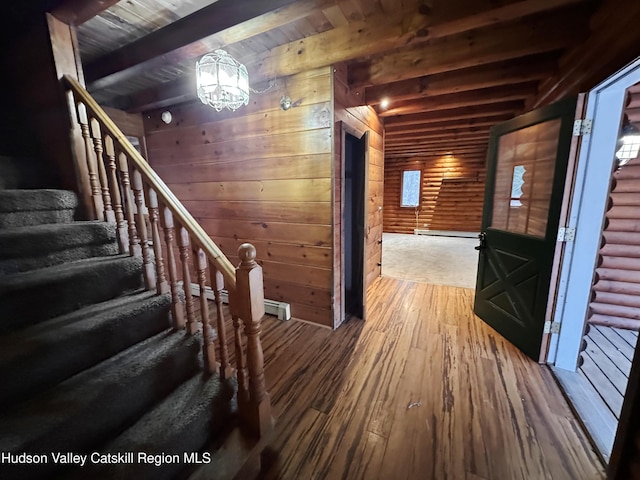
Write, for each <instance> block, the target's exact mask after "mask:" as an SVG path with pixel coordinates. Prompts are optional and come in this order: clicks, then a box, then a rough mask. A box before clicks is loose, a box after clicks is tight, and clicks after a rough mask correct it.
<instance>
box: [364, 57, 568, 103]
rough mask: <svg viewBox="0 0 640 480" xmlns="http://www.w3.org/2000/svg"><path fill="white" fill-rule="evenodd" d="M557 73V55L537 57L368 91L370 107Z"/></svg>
mask: <svg viewBox="0 0 640 480" xmlns="http://www.w3.org/2000/svg"><path fill="white" fill-rule="evenodd" d="M556 70H557V66H556V61H555V55H554V58H552V57H551V56H550V55H543V56H534V57H525V58H519V59H516V60H509V61H506V62H498V63H490V64H487V65H480V66H477V67H471V68H464V69H461V70H454V71H452V72H445V73H439V74H436V75H429V76H426V77H420V78H411V79H409V80H402V81H400V82H394V83H388V84H385V85H376V86H373V87H369V88H367V89H366V90H365V100H366V102H367V104H368V105H378V104H379V103H380V102H381V101H382V100H383V99H385V98H386V99H389V100H391V101H392V102H397V101H403V100H413V99H416V98H424V97H429V96H431V95H443V94H449V93H458V92H466V91H469V90H478V89H480V88H487V87H497V86H501V85H511V84H514V83H523V82H528V81H532V80H542V79H545V78H548V77H550V76H551V75H552V74H554V73H555V72H556Z"/></svg>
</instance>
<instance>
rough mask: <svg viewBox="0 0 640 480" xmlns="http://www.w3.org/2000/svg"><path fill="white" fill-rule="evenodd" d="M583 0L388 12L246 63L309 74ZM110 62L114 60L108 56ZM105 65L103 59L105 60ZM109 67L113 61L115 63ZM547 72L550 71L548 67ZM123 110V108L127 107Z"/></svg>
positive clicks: (148, 104)
mask: <svg viewBox="0 0 640 480" xmlns="http://www.w3.org/2000/svg"><path fill="white" fill-rule="evenodd" d="M222 1H224V0H222ZM325 1H328V0H325ZM579 1H584V0H549V1H547V0H545V1H543V2H542V3H540V4H538V3H537V2H536V1H534V0H525V1H521V2H517V3H515V4H511V5H508V6H507V7H508V8H507V7H499V8H496V9H491V10H488V11H486V12H481V13H480V14H478V15H472V20H471V21H468V20H465V21H463V20H462V19H458V20H453V21H451V22H444V23H441V24H434V25H431V24H430V22H432V20H431V19H429V18H428V17H424V16H422V15H418V14H409V15H404V16H403V15H400V14H397V15H391V16H390V15H388V14H387V15H376V16H372V17H370V18H368V19H365V20H362V21H359V22H352V23H350V24H349V25H346V26H344V27H339V28H336V29H332V30H329V31H327V32H324V33H320V34H317V35H313V36H311V37H309V38H306V39H303V40H300V41H296V42H291V43H289V44H286V45H282V46H280V47H276V48H274V49H272V50H271V51H270V52H269V54H268V56H267V57H266V58H261V59H256V60H255V62H257V63H252V61H251V60H248V61H246V60H243V61H245V63H246V64H247V67H248V69H249V71H250V78H251V80H252V82H259V81H262V80H266V79H270V78H274V77H279V76H284V75H291V74H295V73H299V72H301V71H303V70H309V69H313V68H316V67H321V66H326V65H331V64H335V63H338V62H342V61H344V60H350V59H355V58H361V57H363V56H369V55H372V54H377V53H381V52H384V51H386V50H388V49H393V48H399V47H403V48H404V47H406V45H407V44H409V45H410V44H419V43H423V42H425V41H426V38H425V37H424V29H425V28H427V27H429V28H433V29H435V30H434V31H435V32H436V33H433V32H432V33H431V36H432V37H439V36H440V35H444V33H442V32H447V31H456V32H457V31H458V30H459V28H460V27H456V28H454V29H453V30H452V29H451V28H450V27H446V26H447V25H449V24H450V23H451V24H456V25H458V24H459V23H456V22H461V21H463V23H462V24H463V25H465V27H464V28H465V29H471V28H480V27H486V26H488V25H494V24H496V23H497V22H503V21H505V20H508V19H510V15H511V13H508V12H513V11H516V10H518V11H520V12H524V11H526V12H529V13H535V12H540V11H544V10H546V9H549V8H554V6H555V7H558V6H562V5H566V4H572V3H576V2H579ZM217 3H220V2H217ZM300 3H304V2H300ZM333 3H337V0H334V2H333ZM214 5H215V4H214ZM297 5H298V3H295V4H293V5H291V6H289V7H285V8H286V9H288V10H290V9H293V8H300V7H297ZM516 5H519V7H518V8H517V9H515V10H514V6H516ZM505 8H507V11H506V13H505V10H504V9H505ZM283 10H284V9H283ZM301 12H302V10H301ZM196 13H197V12H196ZM298 13H300V12H298ZM307 13H308V12H307ZM462 14H463V12H461V15H462ZM285 16H286V17H289V18H288V21H291V20H292V19H294V18H293V17H292V13H290V12H286V15H284V12H283V15H279V16H275V17H276V18H278V19H280V21H281V22H282V21H283V20H282V19H283V18H285ZM260 18H262V17H260ZM258 20H259V19H254V20H253V21H252V22H254V23H255V26H254V27H253V28H245V29H244V34H243V35H240V36H237V34H236V36H235V37H233V38H232V37H228V38H226V39H225V40H226V42H225V43H227V44H228V43H232V42H233V41H240V40H242V39H244V38H249V36H251V34H253V35H255V34H257V33H259V32H258V30H257V29H258V28H261V29H262V30H266V29H271V28H275V27H276V26H277V25H275V24H273V25H272V24H268V25H262V27H259V22H258ZM247 23H250V22H247ZM462 24H460V25H462ZM237 29H238V27H236V28H233V29H229V31H236V30H237ZM438 32H441V33H438ZM421 35H422V36H421ZM200 43H202V42H200ZM198 45H199V44H198V43H194V44H191V45H189V46H185V47H183V48H181V49H179V50H176V51H173V52H170V53H166V54H164V55H161V56H159V57H156V58H155V59H151V60H149V61H146V62H144V63H143V64H140V65H137V66H135V67H129V68H128V69H127V70H125V71H122V72H119V73H114V74H112V75H110V76H108V77H107V78H102V79H100V80H99V81H94V82H93V83H90V85H89V87H90V89H91V90H92V91H95V90H96V89H99V88H104V87H106V86H108V85H111V84H113V83H115V82H117V81H119V80H121V79H123V78H125V77H128V76H130V75H132V74H135V73H139V72H141V71H143V70H145V69H148V68H150V67H154V66H156V65H160V64H162V63H164V62H167V63H170V62H171V61H175V59H176V58H180V59H184V58H191V57H195V56H199V55H201V54H203V53H205V52H206V51H208V50H209V49H210V46H208V47H207V46H205V45H202V46H200V47H199V46H198ZM128 48H129V47H124V48H123V49H121V51H122V54H126V51H127V50H128ZM134 56H135V52H134ZM127 57H128V54H127ZM104 60H108V59H107V58H105V59H104ZM100 61H102V59H101V60H100ZM98 62H99V61H96V62H94V63H96V64H98ZM108 63H113V61H111V62H108ZM544 70H546V68H545V69H544ZM89 75H90V77H89V79H90V80H91V79H92V78H93V77H92V76H91V75H94V74H93V73H92V71H91V66H90V67H89ZM95 75H97V74H95ZM95 75H94V76H95ZM444 80H446V79H443V82H444ZM502 84H503V83H502ZM190 87H191V85H190V84H189V85H187V84H186V83H184V82H182V81H180V80H175V81H173V82H168V83H167V84H166V86H163V87H161V88H154V89H150V90H149V91H146V92H141V94H140V95H139V98H138V95H136V96H133V97H130V98H125V99H124V103H127V104H129V106H128V107H127V108H128V109H131V110H135V111H140V110H146V109H149V108H155V107H162V106H166V105H170V104H172V103H176V102H180V101H184V100H186V99H190V98H194V96H195V94H194V91H193V89H192V88H190ZM434 87H435V88H442V87H438V86H437V85H435V86H434ZM169 95H173V97H170V96H169ZM149 99H152V100H149ZM118 106H119V107H120V108H124V106H123V105H122V103H121V104H120V105H118Z"/></svg>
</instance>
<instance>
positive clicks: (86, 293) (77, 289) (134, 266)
mask: <svg viewBox="0 0 640 480" xmlns="http://www.w3.org/2000/svg"><path fill="white" fill-rule="evenodd" d="M141 271H142V259H141V258H139V257H130V256H126V255H116V256H112V257H102V258H90V259H84V260H77V261H75V262H69V263H65V264H62V265H55V266H52V267H46V268H42V269H39V270H31V271H29V272H21V273H14V274H10V275H0V309H1V310H2V312H3V316H2V318H0V332H2V331H8V330H15V329H16V328H19V327H22V328H24V327H26V326H28V325H29V324H33V323H37V322H41V321H43V320H47V319H49V318H53V317H56V316H59V315H63V314H65V313H68V312H71V311H73V310H75V309H78V308H82V307H83V306H85V305H90V304H92V303H97V302H102V301H105V300H108V299H110V298H115V297H117V296H118V295H121V294H122V293H124V292H127V291H132V290H136V289H138V288H140V287H141V286H142V275H141ZM36 299H37V300H36ZM34 300H36V301H34Z"/></svg>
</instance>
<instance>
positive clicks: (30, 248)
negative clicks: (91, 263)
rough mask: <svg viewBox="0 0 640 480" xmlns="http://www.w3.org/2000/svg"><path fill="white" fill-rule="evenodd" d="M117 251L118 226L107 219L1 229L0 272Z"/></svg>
mask: <svg viewBox="0 0 640 480" xmlns="http://www.w3.org/2000/svg"><path fill="white" fill-rule="evenodd" d="M117 253H118V245H117V243H116V226H115V225H114V224H111V223H107V222H74V223H52V224H43V225H34V226H27V227H14V228H7V229H0V274H2V273H5V274H7V273H16V272H22V271H26V270H33V269H36V268H44V267H48V266H52V265H57V264H60V263H67V262H71V261H75V260H80V259H83V258H90V257H97V256H107V255H116V254H117Z"/></svg>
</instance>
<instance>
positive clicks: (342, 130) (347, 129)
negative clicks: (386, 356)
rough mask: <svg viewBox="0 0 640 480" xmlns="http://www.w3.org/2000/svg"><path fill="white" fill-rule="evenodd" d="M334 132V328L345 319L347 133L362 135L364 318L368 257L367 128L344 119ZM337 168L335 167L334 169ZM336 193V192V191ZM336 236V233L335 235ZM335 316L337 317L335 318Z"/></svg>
mask: <svg viewBox="0 0 640 480" xmlns="http://www.w3.org/2000/svg"><path fill="white" fill-rule="evenodd" d="M335 130H336V132H339V135H340V137H339V138H340V146H339V150H340V165H339V172H338V171H336V174H339V175H340V177H339V178H340V180H339V182H340V192H339V195H340V213H339V215H340V234H339V242H340V255H339V258H340V268H339V273H337V272H336V269H335V267H334V275H336V273H337V275H338V276H339V278H338V279H336V280H338V281H339V283H340V286H339V288H340V300H341V301H340V302H339V306H338V305H337V303H334V309H337V311H335V310H334V328H336V327H338V326H339V325H340V324H342V323H343V322H344V321H345V317H346V315H345V308H346V300H347V299H346V285H345V255H344V246H345V245H344V243H345V242H344V221H343V218H344V200H345V148H346V146H345V145H346V144H345V141H346V140H345V138H346V135H347V133H348V134H349V135H352V136H354V137H355V138H357V139H358V140H362V139H363V137H364V189H363V190H364V191H363V196H364V198H363V202H364V230H363V231H364V234H363V239H362V241H363V242H364V245H363V247H362V255H363V258H362V260H363V268H362V286H363V288H362V317H363V318H362V319H363V320H365V319H366V316H367V313H366V312H367V304H366V296H367V283H366V281H367V275H366V262H367V258H368V251H367V236H368V231H367V230H368V227H367V226H368V218H369V202H368V201H367V199H368V198H369V159H370V152H369V142H370V139H369V130H359V129H357V128H355V127H354V126H352V125H350V124H349V123H348V122H345V121H342V120H341V121H338V122H336V128H335ZM336 170H337V169H336ZM336 193H337V192H336ZM336 236H337V235H336ZM334 288H335V280H334ZM336 317H337V318H336Z"/></svg>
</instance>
